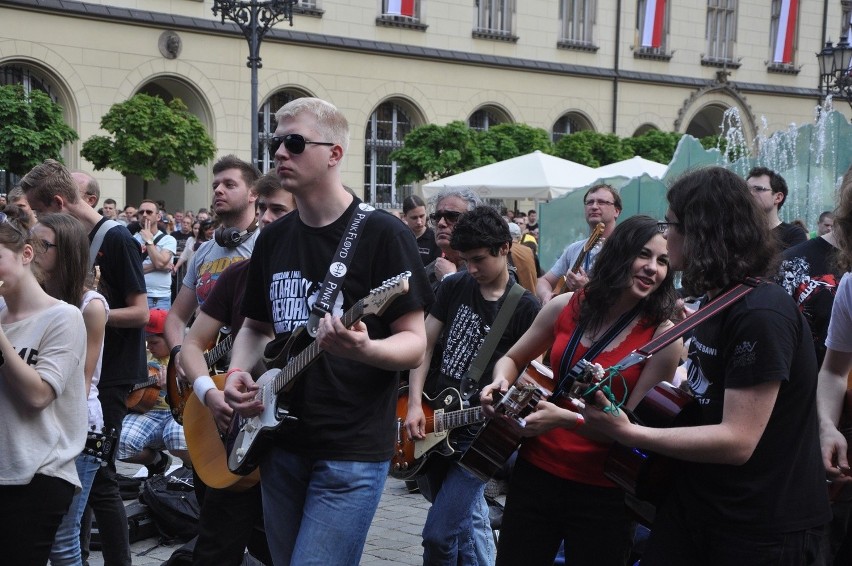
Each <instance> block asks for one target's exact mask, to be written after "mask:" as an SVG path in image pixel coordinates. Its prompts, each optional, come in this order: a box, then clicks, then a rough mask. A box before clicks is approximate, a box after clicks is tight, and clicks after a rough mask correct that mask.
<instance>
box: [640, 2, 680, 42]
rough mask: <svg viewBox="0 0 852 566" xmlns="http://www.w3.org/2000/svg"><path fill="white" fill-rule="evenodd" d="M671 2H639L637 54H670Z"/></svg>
mask: <svg viewBox="0 0 852 566" xmlns="http://www.w3.org/2000/svg"><path fill="white" fill-rule="evenodd" d="M670 1H671V0H638V2H637V3H636V48H635V50H634V52H635V53H637V54H645V55H665V54H667V53H668V42H669V3H670Z"/></svg>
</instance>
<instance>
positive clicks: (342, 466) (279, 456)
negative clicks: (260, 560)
mask: <svg viewBox="0 0 852 566" xmlns="http://www.w3.org/2000/svg"><path fill="white" fill-rule="evenodd" d="M389 466H390V463H389V462H387V461H385V462H347V461H338V460H312V459H310V458H307V457H305V456H301V455H299V454H293V453H292V452H288V451H286V450H283V449H281V448H275V447H273V448H272V449H271V450H270V452H269V454H268V456H267V457H266V460H265V461H264V462H263V464H262V465H261V469H260V473H261V476H262V477H263V478H264V481H262V482H261V490H262V492H263V517H264V523H265V524H266V537H267V540H268V542H269V550H270V553H271V554H272V559H273V562H274V563H275V565H276V566H287V565H288V564H291V563H292V564H298V565H299V566H303V565H316V566H349V565H357V564H358V563H359V561H360V560H361V554H362V553H363V550H364V542H365V541H366V540H367V531H368V530H369V529H370V523H371V522H372V520H373V515H375V513H376V508H377V507H378V506H379V499H381V496H382V490H383V489H384V485H385V479H386V478H387V474H388V468H389Z"/></svg>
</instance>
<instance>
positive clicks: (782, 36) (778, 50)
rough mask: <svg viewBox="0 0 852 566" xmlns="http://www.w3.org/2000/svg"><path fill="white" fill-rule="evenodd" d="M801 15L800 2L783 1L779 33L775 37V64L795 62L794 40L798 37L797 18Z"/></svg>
mask: <svg viewBox="0 0 852 566" xmlns="http://www.w3.org/2000/svg"><path fill="white" fill-rule="evenodd" d="M798 13H799V0H781V14H780V15H779V17H778V33H777V35H776V37H775V56H774V57H773V58H772V61H773V62H774V63H786V64H789V63H792V62H793V38H794V37H795V36H796V17H797V15H798Z"/></svg>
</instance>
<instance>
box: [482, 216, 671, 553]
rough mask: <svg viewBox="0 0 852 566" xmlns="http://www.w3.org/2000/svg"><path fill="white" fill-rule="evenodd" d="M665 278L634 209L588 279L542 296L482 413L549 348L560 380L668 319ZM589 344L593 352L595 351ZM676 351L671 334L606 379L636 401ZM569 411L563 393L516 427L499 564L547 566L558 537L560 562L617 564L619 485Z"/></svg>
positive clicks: (666, 371) (612, 356)
mask: <svg viewBox="0 0 852 566" xmlns="http://www.w3.org/2000/svg"><path fill="white" fill-rule="evenodd" d="M672 280H673V272H672V271H671V270H670V269H669V263H668V252H667V248H666V240H665V238H664V237H663V235H662V234H661V233H660V228H659V226H658V223H657V221H655V220H654V219H652V218H649V217H647V216H634V217H632V218H628V219H627V220H625V221H624V222H622V223H621V224H620V225H619V226H618V227H616V228H615V230H614V231H613V233H612V235H611V236H610V238H609V239H608V240H607V242H606V244H605V245H604V246H603V249H602V250H601V252H600V254H599V255H598V258H597V262H596V264H595V271H594V273H593V274H592V276H591V279H590V280H589V283H588V285H586V286H585V288H583V289H581V290H580V291H578V292H576V293H573V294H563V295H559V296H557V297H555V298H554V299H553V300H552V301H550V302H549V303H547V305H545V306H544V308H543V309H542V310H541V312H540V313H539V315H538V316H537V317H536V319H535V321H534V322H533V324H532V326H531V327H530V329H529V330H528V331H527V332H526V333H525V334H524V335H523V336H522V337H521V338H520V340H518V342H517V343H516V344H515V345H514V346H513V347H512V348H511V349H510V350H509V351H508V352H507V353H506V355H505V356H504V357H503V358H501V359H500V360H499V361H498V362H497V365H496V366H495V368H494V373H493V382H492V383H491V384H490V385H488V386H486V387H485V388H484V389H483V391H482V394H481V401H482V404H483V408H484V410H485V412H486V413H491V414H493V413H494V411H493V409H492V408H491V405H492V404H493V403H494V401H495V400H496V399H498V398H499V395H498V394H497V393H498V392H503V393H505V392H506V391H507V390H508V388H509V386H510V385H511V384H512V383H513V382H514V381H515V379H516V378H517V377H518V375H519V374H520V373H521V371H522V370H523V369H524V368H525V367H526V366H527V364H529V363H530V362H531V361H532V360H534V359H536V358H537V357H538V356H540V355H542V354H543V353H544V352H545V351H546V350H547V349H548V348H550V349H551V354H550V363H551V366H552V367H553V370H554V371H553V372H554V376H555V378H556V379H557V380H559V379H560V378H561V377H562V376H563V375H566V374H567V373H568V371H569V370H570V369H571V368H573V367H574V366H575V364H577V362H578V361H579V360H580V359H583V358H587V359H588V361H589V362H592V363H597V364H600V365H601V366H602V367H603V368H609V367H610V366H612V365H614V364H616V363H617V362H619V361H620V360H621V359H622V358H623V357H624V356H626V355H627V354H629V353H630V352H632V351H633V350H634V349H636V348H638V347H640V346H642V345H644V344H646V343H647V342H649V341H650V340H651V339H653V338H654V336H656V335H657V334H659V333H660V332H662V331H663V330H666V329H667V328H669V327H671V326H672V323H671V322H670V321H669V318H670V317H671V316H672V314H673V313H674V310H675V305H676V300H677V296H676V293H675V290H674V285H673V282H672ZM596 346H597V347H598V348H602V350H601V351H600V352H599V353H597V354H596V355H595V354H594V349H595V348H596ZM590 349H591V350H593V353H592V354H588V352H589V350H590ZM680 350H681V344H680V341H679V340H676V341H675V342H673V343H672V344H670V345H669V346H668V347H666V348H664V349H663V350H661V351H660V352H658V353H657V354H655V355H654V356H653V357H652V358H650V359H649V360H648V361H647V362H645V363H644V364H636V365H634V366H631V367H630V368H628V369H626V370H624V371H623V372H619V373H617V374H614V375H613V377H612V379H611V380H610V382H609V387H610V388H611V392H612V395H613V396H614V398H615V399H616V400H617V401H619V402H623V403H624V406H625V407H626V408H628V409H633V408H635V407H636V405H638V404H639V401H640V400H641V399H642V397H643V396H644V395H645V393H647V392H648V391H649V390H650V389H651V388H652V387H653V386H654V385H656V384H657V383H658V382H660V381H662V380H663V379H666V378H670V377H671V376H672V375H673V374H674V371H675V368H676V367H677V364H678V360H679V355H680ZM625 399H626V400H625ZM573 409H574V407H573V405H571V402H570V400H568V399H567V398H564V397H563V398H561V399H559V400H557V401H554V402H549V401H541V402H539V403H538V405H537V406H536V407H535V411H534V412H533V413H532V414H530V415H529V416H528V417H526V427H524V428H523V429H520V428H519V429H518V430H519V432H520V434H521V435H523V436H525V437H528V438H526V440H525V442H524V444H523V445H522V447H521V450H520V453H519V456H518V459H517V462H516V463H515V467H514V470H513V472H512V476H511V479H510V483H509V494H508V497H507V499H506V508H505V512H504V515H503V524H502V528H501V530H500V539H499V542H498V547H497V564H498V566H500V565H505V566H513V565H516V564H524V565H526V566H537V565H541V566H544V565H548V566H549V565H551V564H553V559H554V556H556V553H557V550H558V549H559V546H560V543H561V542H563V541H564V544H565V563H566V564H570V565H589V566H609V565H612V566H623V565H624V564H625V561H626V559H627V556H628V553H629V551H630V541H631V535H632V528H631V520H630V518H629V516H628V514H627V510H626V507H625V504H624V493H623V492H622V490H621V489H620V488H619V487H617V486H616V485H615V484H614V483H612V482H611V481H610V480H608V479H607V478H605V477H604V475H603V466H604V461H605V460H606V458H607V455H608V453H609V448H610V444H611V441H609V440H607V439H605V437H602V436H599V435H593V434H588V433H587V432H586V431H585V430H584V429H583V426H582V425H583V421H582V420H580V419H578V418H577V413H575V412H573ZM498 418H499V417H498ZM512 422H514V421H512ZM512 426H517V425H516V424H513V425H512Z"/></svg>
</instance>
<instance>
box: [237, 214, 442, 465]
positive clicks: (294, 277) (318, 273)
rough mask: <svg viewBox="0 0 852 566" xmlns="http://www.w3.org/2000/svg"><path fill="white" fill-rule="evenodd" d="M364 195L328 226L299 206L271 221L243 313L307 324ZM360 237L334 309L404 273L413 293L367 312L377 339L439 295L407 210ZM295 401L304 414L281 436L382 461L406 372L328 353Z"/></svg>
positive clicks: (348, 456) (335, 455) (377, 219)
mask: <svg viewBox="0 0 852 566" xmlns="http://www.w3.org/2000/svg"><path fill="white" fill-rule="evenodd" d="M358 204H360V201H359V200H358V199H355V200H354V201H353V203H352V205H351V206H350V207H349V208H348V209H347V210H346V212H344V213H343V214H342V215H341V216H340V218H338V219H337V220H335V221H334V222H333V223H331V224H329V225H328V226H324V227H321V228H312V227H310V226H307V225H305V224H304V223H303V222H302V220H301V218H300V216H299V211H298V210H296V211H295V212H293V213H292V214H288V215H287V216H285V217H284V218H281V219H280V220H278V221H276V222H274V223H273V224H270V225H269V226H267V227H265V228H264V229H263V230H262V231H261V233H260V236H259V237H258V240H257V243H256V244H255V248H254V253H253V254H252V257H251V263H250V265H249V271H248V279H247V281H246V292H245V295H244V297H243V306H242V313H243V314H244V315H245V316H247V317H249V318H252V319H255V320H259V321H262V322H268V323H270V324H272V326H273V330H274V332H275V335H276V339H279V338H282V337H286V336H287V335H289V334H290V333H291V332H293V331H295V330H296V329H297V328H299V327H302V326H305V324H306V323H307V320H308V317H309V315H310V309H311V306H312V305H313V303H314V301H315V299H316V296H317V294H318V292H319V288H320V286H321V285H322V282H323V280H324V279H325V276H326V274H327V272H328V269H329V264H330V263H331V260H332V257H333V255H334V253H335V251H336V250H337V247H338V244H339V243H340V240H341V237H342V236H343V233H344V231H345V230H346V229H347V227H348V225H349V219H350V218H351V217H352V214H353V211H354V210H355V207H356V206H357V205H358ZM359 238H360V241H359V242H358V244H357V248H356V250H355V255H354V257H352V259H351V262H350V265H349V270H348V273H347V274H346V276H345V279H344V281H343V288H342V291H341V292H340V293H339V294H338V296H337V299H336V302H335V305H334V315H335V316H341V315H342V314H343V313H344V311H348V310H349V309H350V308H351V307H352V306H353V305H354V304H355V303H356V302H358V301H359V300H361V299H362V298H364V297H367V296H368V294H369V293H370V291H371V290H372V289H376V288H378V287H380V286H381V285H382V284H383V282H385V281H386V280H388V279H391V278H393V277H395V276H397V275H399V274H400V273H403V272H405V271H410V272H411V277H410V279H409V280H408V288H409V289H408V292H407V293H406V294H404V295H401V296H399V297H397V298H396V299H395V300H393V301H392V302H390V304H389V306H387V308H386V310H384V311H383V312H382V314H380V315H379V316H372V315H370V316H366V317H365V318H364V319H363V322H364V323H365V324H366V325H367V328H368V332H369V335H370V337H371V338H372V339H381V338H385V337H388V336H389V335H390V334H391V329H390V324H391V323H392V322H393V321H395V320H396V319H398V318H399V317H400V316H402V315H404V314H407V313H410V312H412V311H415V310H422V309H423V308H424V306H425V305H427V304H429V303H430V302H431V301H432V292H431V289H430V287H429V285H428V283H427V281H426V274H425V271H424V270H423V262H422V261H421V260H420V255H419V254H418V251H417V245H416V243H415V240H414V234H413V233H412V232H411V230H410V229H409V228H408V227H407V226H406V225H405V224H404V223H402V222H400V221H399V219H398V218H394V217H393V216H391V215H390V214H388V213H386V212H384V211H381V210H377V211H375V212H373V213H372V214H371V215H370V216H369V217H368V219H367V220H366V224H365V225H364V226H363V227H362V230H361V235H360V236H359ZM293 384H294V385H293V389H292V391H291V392H290V393H288V394H287V396H286V399H287V401H288V406H289V408H290V410H291V411H292V413H293V414H294V415H295V416H297V417H298V418H299V423H298V424H297V425H296V426H295V427H294V429H293V430H288V432H287V433H286V434H284V435H282V436H281V438H280V440H279V441H278V444H279V445H280V446H282V447H284V448H286V449H288V450H292V451H294V452H298V453H301V454H304V455H306V456H307V457H310V458H319V459H331V460H356V461H373V462H378V461H382V460H387V459H389V458H390V457H391V454H392V451H393V442H394V438H395V430H394V426H393V423H394V420H395V418H396V401H397V397H398V385H399V383H398V372H395V371H389V370H383V369H378V368H376V367H373V366H370V365H366V364H362V363H358V362H355V361H353V360H350V359H344V358H340V357H337V356H333V355H330V354H322V355H321V356H319V357H318V358H317V360H316V361H315V362H314V363H313V364H312V365H310V366H308V367H307V368H306V369H305V370H304V371H303V372H302V373H301V374H300V375H299V376H298V377H297V378H296V379H295V381H294V382H293Z"/></svg>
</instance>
